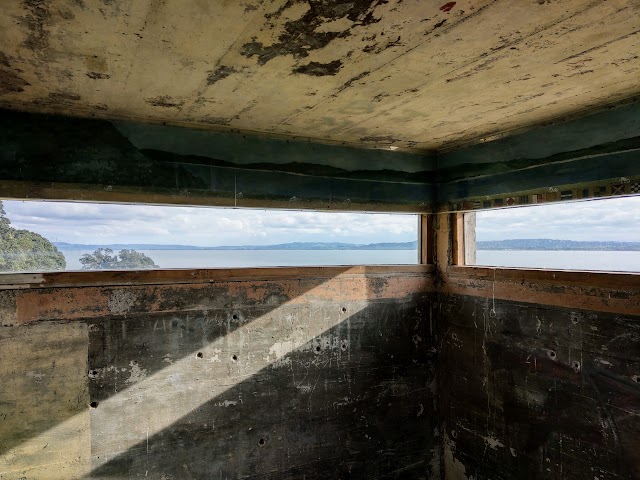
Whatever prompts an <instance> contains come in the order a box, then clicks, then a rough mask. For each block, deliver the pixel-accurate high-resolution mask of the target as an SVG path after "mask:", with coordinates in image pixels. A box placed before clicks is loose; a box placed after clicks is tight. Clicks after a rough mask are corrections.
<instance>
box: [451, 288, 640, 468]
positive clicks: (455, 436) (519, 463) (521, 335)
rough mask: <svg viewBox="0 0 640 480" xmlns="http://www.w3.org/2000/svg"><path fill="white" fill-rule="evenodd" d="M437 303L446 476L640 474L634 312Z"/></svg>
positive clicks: (639, 336) (476, 301) (638, 340)
mask: <svg viewBox="0 0 640 480" xmlns="http://www.w3.org/2000/svg"><path fill="white" fill-rule="evenodd" d="M441 302H442V303H441V304H440V306H439V308H438V315H439V317H438V319H439V321H440V322H443V323H444V325H445V326H446V327H443V328H446V331H443V332H442V345H441V347H440V349H439V350H440V357H439V366H440V367H439V368H442V369H444V370H445V371H446V372H447V373H448V375H447V377H446V380H445V379H444V377H443V378H441V380H443V382H441V383H440V389H439V394H440V395H441V398H442V400H441V406H442V409H441V411H442V416H443V418H444V435H443V437H444V449H443V458H444V463H445V468H446V470H447V478H458V476H460V475H464V477H465V478H466V477H468V478H471V477H473V478H518V479H520V478H522V479H537V478H594V477H597V478H600V479H606V478H629V479H630V478H640V477H639V475H640V463H639V458H638V455H637V452H638V449H639V448H640V437H638V431H640V385H639V383H640V379H638V374H637V372H638V371H639V370H638V369H639V367H640V348H639V346H640V329H639V327H638V326H639V325H640V324H639V323H638V320H640V319H639V318H638V317H634V316H631V315H629V316H626V315H619V314H612V313H600V312H589V311H582V310H571V309H564V308H556V307H548V306H544V305H533V304H525V303H517V302H511V301H504V300H495V303H494V302H493V300H492V299H491V298H479V297H478V298H477V297H466V296H446V295H441ZM441 325H442V324H441ZM445 382H446V383H445ZM456 475H458V476H456ZM460 478H463V477H461V476H460Z"/></svg>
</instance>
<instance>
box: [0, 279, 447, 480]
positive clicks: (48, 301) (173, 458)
mask: <svg viewBox="0 0 640 480" xmlns="http://www.w3.org/2000/svg"><path fill="white" fill-rule="evenodd" d="M417 270H418V269H417V268H416V267H414V268H413V269H411V268H408V269H405V271H398V272H396V273H388V272H387V273H382V272H380V271H375V269H369V271H367V269H365V268H363V267H360V268H355V269H349V268H328V269H297V270H296V271H293V269H289V270H286V269H285V270H284V273H283V272H281V273H279V274H278V273H274V270H270V269H263V270H252V271H251V272H250V273H247V274H246V276H247V278H248V277H250V278H251V280H242V279H240V278H235V279H229V280H224V279H217V280H216V279H215V278H214V276H215V275H218V276H220V272H219V271H218V272H212V275H213V276H212V277H211V279H210V281H207V280H206V279H205V278H206V273H207V272H206V271H198V272H197V273H198V275H199V277H198V278H201V279H202V280H199V279H197V278H196V279H195V280H194V279H191V280H190V279H189V275H188V273H189V272H187V274H185V278H183V279H182V280H181V281H177V280H175V281H174V282H173V283H167V284H152V285H144V284H140V283H141V282H140V279H141V277H140V275H139V274H126V273H124V274H123V273H120V274H116V275H113V274H110V273H108V272H104V274H102V273H100V274H97V275H95V276H94V277H93V286H92V285H89V284H87V285H84V286H83V285H73V284H69V283H67V284H66V286H65V287H60V286H59V287H46V288H38V284H33V285H32V286H31V288H22V289H17V290H4V291H1V292H0V319H1V320H2V322H1V324H2V327H1V328H0V384H1V385H2V386H3V388H1V389H0V478H2V480H7V479H18V478H20V479H43V478H51V479H55V478H60V479H62V478H64V479H68V478H112V479H113V478H133V477H145V478H157V479H160V478H162V479H184V478H252V479H253V478H261V479H267V478H273V479H300V478H306V479H336V478H405V479H425V478H434V479H436V478H440V470H439V469H440V455H439V451H440V450H439V437H438V434H439V429H438V421H437V416H436V414H437V412H436V382H435V353H434V349H433V346H434V343H433V335H432V332H433V331H434V330H435V324H434V323H433V322H434V319H433V315H432V303H431V298H432V295H433V292H432V287H433V282H432V281H431V280H430V278H429V276H428V275H425V273H424V272H420V271H417ZM286 272H289V276H287V275H286ZM191 273H194V272H191ZM229 273H230V275H231V273H232V272H229ZM52 275H53V276H55V275H58V277H56V278H58V280H59V282H58V283H59V284H60V285H65V283H64V280H63V278H66V277H65V275H68V274H52ZM101 275H102V276H101ZM238 275H239V274H238V271H235V276H236V277H238ZM109 276H111V277H109ZM136 276H137V277H138V281H137V283H138V284H137V285H124V284H125V283H132V282H131V281H132V279H133V278H135V277H136ZM116 277H119V280H116V279H115V278H116ZM51 278H53V277H47V278H40V279H35V280H34V281H40V282H42V284H46V283H47V282H48V280H50V279H51ZM68 278H72V275H69V276H68ZM85 278H86V277H85ZM156 278H157V277H156ZM76 282H77V280H76ZM100 283H112V284H118V283H120V285H119V286H118V285H105V286H99V284H100ZM133 283H135V282H133ZM143 283H144V282H143ZM158 283H161V282H158Z"/></svg>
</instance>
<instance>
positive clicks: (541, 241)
mask: <svg viewBox="0 0 640 480" xmlns="http://www.w3.org/2000/svg"><path fill="white" fill-rule="evenodd" d="M476 248H477V249H478V250H588V251H598V250H603V251H605V250H606V251H639V250H640V242H579V241H573V240H552V239H548V238H538V239H522V240H494V241H478V242H476Z"/></svg>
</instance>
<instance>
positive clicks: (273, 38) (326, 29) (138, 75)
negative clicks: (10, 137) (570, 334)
mask: <svg viewBox="0 0 640 480" xmlns="http://www.w3.org/2000/svg"><path fill="white" fill-rule="evenodd" d="M2 10H3V12H2V15H1V16H0V32H2V34H1V36H0V106H4V107H7V108H12V109H21V110H31V111H44V112H58V113H63V114H71V115H79V116H96V117H102V118H115V119H123V118H126V119H133V120H140V121H151V122H166V123H168V124H176V125H190V126H197V127H203V128H209V129H215V130H223V131H224V130H233V131H238V130H239V131H242V132H259V133H263V134H266V135H268V136H274V137H278V136H285V137H292V138H294V137H295V138H301V137H302V138H306V139H311V140H312V141H318V142H329V143H344V144H347V145H353V146H359V147H369V148H371V147H377V148H386V149H389V148H391V149H394V150H395V149H396V148H397V149H399V150H407V151H415V152H426V151H433V150H446V149H451V148H454V147H457V146H460V145H465V144H469V143H474V142H478V141H480V140H482V139H486V138H487V137H488V136H493V135H496V134H504V133H508V132H512V131H514V130H517V129H523V128H527V127H530V126H532V125H537V124H540V123H542V122H548V121H550V120H553V119H560V118H564V117H567V116H574V115H580V114H581V113H585V112H587V111H591V110H593V109H598V108H602V107H603V106H605V105H609V104H613V103H616V102H618V101H621V100H623V99H625V98H629V97H632V96H635V95H638V94H639V93H640V58H639V56H640V35H639V33H640V1H638V0H629V1H623V0H609V1H606V2H605V1H600V0H597V1H588V0H562V1H561V0H493V1H491V0H463V1H458V2H448V3H446V2H444V0H440V1H437V2H436V1H432V0H351V1H340V0H274V1H260V0H244V1H237V0H181V1H177V2H170V1H165V0H136V1H135V2H131V1H129V0H23V1H17V0H10V1H6V2H3V6H2Z"/></svg>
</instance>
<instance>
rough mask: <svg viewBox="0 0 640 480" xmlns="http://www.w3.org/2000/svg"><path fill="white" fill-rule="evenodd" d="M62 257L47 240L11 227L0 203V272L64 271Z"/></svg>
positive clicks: (27, 231) (64, 264)
mask: <svg viewBox="0 0 640 480" xmlns="http://www.w3.org/2000/svg"><path fill="white" fill-rule="evenodd" d="M66 266H67V262H66V261H65V259H64V255H63V254H62V253H61V252H60V250H58V249H57V248H56V247H55V245H53V244H52V243H51V242H50V241H49V240H47V239H46V238H44V237H43V236H42V235H39V234H37V233H34V232H30V231H29V230H17V229H15V228H13V227H12V226H11V222H10V221H9V219H8V218H7V216H6V213H5V211H4V205H3V204H2V202H0V272H26V271H46V270H64V269H65V267H66Z"/></svg>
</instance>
